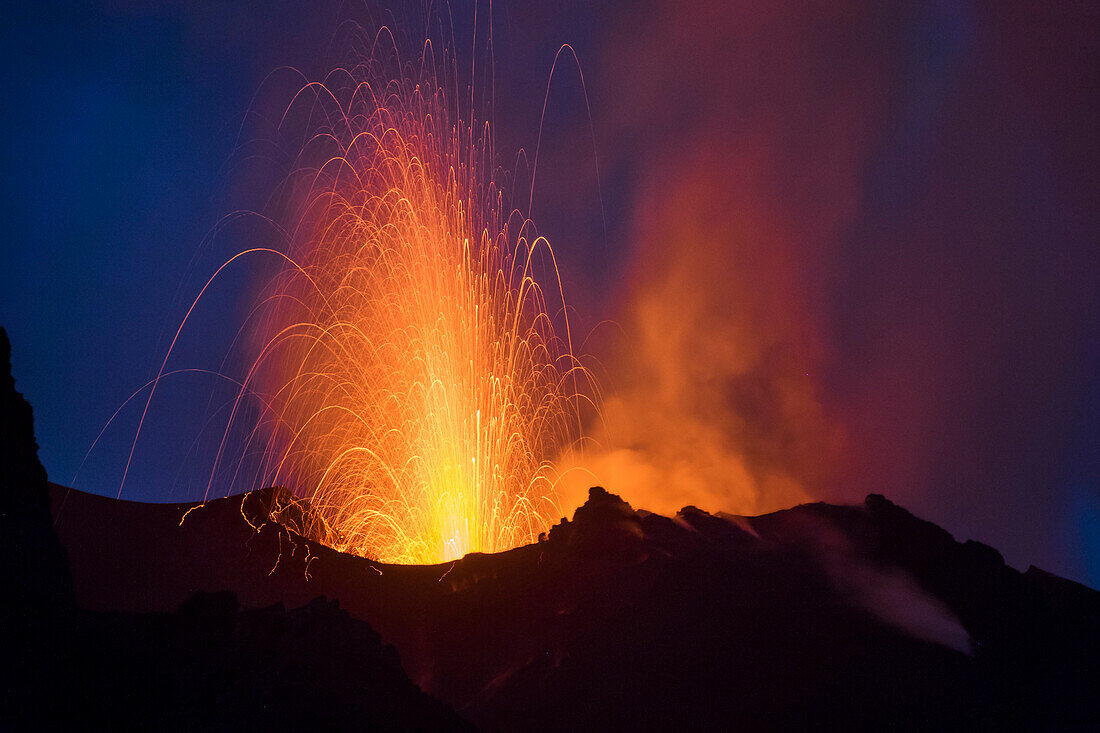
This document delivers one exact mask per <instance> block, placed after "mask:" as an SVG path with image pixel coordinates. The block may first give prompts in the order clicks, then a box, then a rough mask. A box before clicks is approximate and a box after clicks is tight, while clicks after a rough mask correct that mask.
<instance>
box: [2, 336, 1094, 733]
mask: <svg viewBox="0 0 1100 733" xmlns="http://www.w3.org/2000/svg"><path fill="white" fill-rule="evenodd" d="M4 341H5V345H6V338H5V339H4ZM5 361H6V359H5ZM6 390H7V393H6V394H5V404H6V405H8V409H7V411H6V414H5V418H4V419H5V425H6V430H5V441H6V449H5V453H4V456H5V458H4V460H5V462H6V463H7V465H6V466H5V477H6V478H5V482H4V483H5V486H4V491H5V497H4V499H5V511H4V521H5V523H6V527H5V544H6V547H5V552H4V557H5V566H4V567H5V571H6V575H5V582H6V585H7V586H8V587H7V588H6V590H5V598H6V599H7V601H6V605H5V614H6V618H5V638H6V639H7V641H8V644H9V647H8V648H9V649H11V650H13V651H12V652H11V653H10V654H9V657H8V658H9V662H8V668H7V669H6V677H5V682H4V699H3V703H4V707H3V710H4V715H5V719H6V720H7V721H9V722H10V723H11V724H12V726H13V727H19V726H20V725H22V726H24V727H27V728H41V727H43V726H46V727H49V726H51V725H62V724H64V725H73V726H75V727H101V726H103V725H108V726H110V727H112V728H115V729H119V728H135V729H136V728H158V729H186V730H220V729H239V728H242V727H243V728H251V729H301V728H303V727H309V728H312V727H317V726H321V727H327V728H334V729H348V728H368V729H392V730H413V729H415V730H456V729H466V728H470V727H477V728H481V729H485V730H583V729H588V730H620V729H641V730H684V729H728V728H733V727H737V728H744V729H749V730H755V729H770V730H776V729H805V728H809V727H813V728H816V729H878V730H881V729H925V730H927V729H936V730H942V729H958V728H966V729H983V728H997V729H1006V728H1007V729H1012V728H1027V729H1047V728H1058V729H1066V728H1089V727H1092V726H1095V725H1096V724H1098V723H1100V703H1098V702H1097V700H1096V697H1095V690H1096V689H1098V688H1100V593H1097V592H1096V591H1094V590H1091V589H1089V588H1087V587H1085V586H1082V585H1079V584H1076V583H1074V582H1071V581H1068V580H1065V579H1062V578H1059V577H1057V576H1054V575H1051V574H1049V573H1046V572H1044V571H1042V570H1040V569H1037V568H1034V567H1032V568H1029V569H1028V570H1027V572H1024V573H1021V572H1018V571H1016V570H1014V569H1012V568H1010V567H1008V566H1006V565H1005V563H1004V560H1003V559H1002V557H1001V555H1000V554H999V553H998V552H997V551H996V550H995V549H993V548H991V547H988V546H986V545H983V544H980V543H977V542H972V541H968V542H957V541H956V540H955V539H954V538H952V537H951V535H950V534H948V533H947V532H946V531H944V530H943V529H941V528H939V527H937V526H935V525H934V524H931V523H929V522H926V521H923V520H921V519H919V518H917V517H915V516H913V515H912V514H910V513H909V512H908V511H906V510H905V509H903V508H901V507H899V506H897V505H895V504H893V503H891V502H890V501H889V500H887V499H886V498H884V497H883V496H880V495H871V496H868V497H867V499H866V501H864V502H863V504H861V505H855V506H838V505H832V504H825V503H815V504H805V505H801V506H797V507H794V508H792V509H788V510H785V511H780V512H776V513H772V514H767V515H763V516H756V517H745V516H733V515H726V514H711V513H708V512H706V511H703V510H700V509H698V508H695V507H685V508H684V509H682V510H681V511H680V512H678V513H677V514H676V515H675V516H673V517H666V516H661V515H658V514H654V513H650V512H646V511H644V510H640V509H636V508H634V507H631V506H630V505H629V504H628V503H626V502H625V501H623V500H622V499H621V498H619V497H618V496H616V495H615V494H613V493H611V492H608V491H605V490H604V489H602V488H592V489H591V490H590V493H589V496H588V500H587V501H586V502H585V503H584V504H583V505H582V506H581V507H579V508H578V509H577V510H576V512H575V513H574V515H573V516H572V518H569V519H565V518H563V519H562V520H561V522H560V523H558V524H556V525H555V526H554V527H553V528H552V529H551V530H550V531H549V532H548V533H547V534H546V535H544V536H543V537H541V538H540V540H539V541H538V542H537V543H534V544H530V545H526V546H522V547H518V548H515V549H513V550H510V551H507V552H502V553H497V554H469V555H466V556H465V557H463V558H461V559H459V560H455V561H452V562H447V563H443V564H438V565H420V566H417V565H391V564H383V563H379V562H375V561H372V560H369V559H365V558H362V557H358V556H354V555H348V554H343V553H340V552H337V551H335V550H332V549H330V548H328V547H327V546H325V545H324V544H322V543H321V542H319V541H317V538H311V537H307V536H303V535H301V534H298V533H297V532H295V531H294V530H293V529H292V527H308V526H317V523H316V522H311V521H309V520H310V512H311V511H312V510H311V508H310V506H309V505H308V503H306V502H303V501H301V500H298V499H295V498H294V497H293V496H292V495H291V494H290V493H289V492H288V491H286V490H284V489H279V488H271V489H265V490H261V491H254V492H251V493H248V494H244V495H240V496H233V497H229V498H225V499H218V500H214V501H209V502H206V503H203V504H145V503H138V502H130V501H121V500H116V499H112V498H105V497H102V496H98V495H93V494H88V493H83V492H80V491H76V490H73V489H69V488H65V487H63V486H59V485H56V484H49V485H47V484H46V482H45V475H44V471H41V468H40V466H38V463H37V458H35V454H34V442H33V440H34V439H33V433H31V432H30V430H31V424H30V415H29V409H27V408H26V403H25V402H23V401H22V398H21V397H19V395H18V394H17V393H15V392H14V387H13V383H12V381H11V379H10V377H9V378H8V379H7V387H6ZM36 467H37V469H36ZM47 491H48V500H49V507H50V512H51V513H52V522H50V516H49V515H47V513H46V510H45V503H46V500H47ZM58 540H60V548H63V552H62V550H61V549H60V548H59V547H58V546H57V543H58ZM51 548H52V549H51ZM20 553H22V554H20ZM64 555H67V566H66V562H65V560H64V559H63V556H64ZM288 609H289V610H288Z"/></svg>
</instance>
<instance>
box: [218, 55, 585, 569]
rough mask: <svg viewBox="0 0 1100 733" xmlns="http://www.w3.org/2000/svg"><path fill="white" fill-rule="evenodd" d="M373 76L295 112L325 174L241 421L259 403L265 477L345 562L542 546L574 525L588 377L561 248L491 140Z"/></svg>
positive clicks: (301, 193) (342, 85) (303, 188)
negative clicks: (546, 280) (564, 461)
mask: <svg viewBox="0 0 1100 733" xmlns="http://www.w3.org/2000/svg"><path fill="white" fill-rule="evenodd" d="M363 77H364V74H363V73H360V72H359V71H341V72H340V73H338V74H335V75H333V76H330V77H329V79H328V80H326V83H325V84H310V85H307V86H306V87H304V88H303V89H302V90H301V91H300V92H299V94H298V96H297V97H296V99H295V101H294V102H293V103H292V104H291V109H293V108H294V107H295V105H299V106H301V105H309V108H310V111H309V115H310V119H312V120H321V122H320V123H316V127H315V130H314V133H313V134H312V136H311V137H310V138H309V140H308V142H307V143H306V145H305V146H304V147H303V150H302V154H301V156H300V160H301V161H309V160H313V161H317V162H316V163H314V165H312V166H311V165H308V164H305V163H303V164H302V165H301V166H300V167H299V170H298V172H297V173H296V174H295V176H294V177H293V179H292V181H291V189H292V190H293V192H294V193H293V195H292V196H291V198H292V199H293V200H294V201H295V202H297V206H296V210H295V211H294V213H293V215H292V217H291V220H292V226H291V227H289V230H290V231H291V232H292V236H291V238H290V239H291V245H290V248H289V250H288V251H286V252H285V254H286V260H285V262H286V266H285V268H284V269H283V271H282V272H281V274H280V275H279V276H278V277H277V278H276V279H275V280H274V281H273V282H272V283H271V284H270V286H269V287H268V288H267V289H266V290H265V291H264V293H263V294H262V296H261V299H260V305H259V306H258V310H257V314H256V315H255V316H254V318H253V319H252V320H251V322H250V323H251V330H252V335H253V342H252V343H253V346H254V347H255V348H256V352H255V353H256V357H255V361H254V362H253V363H252V365H251V369H250V371H249V373H248V375H247V377H246V378H245V379H244V380H242V384H243V386H242V389H241V391H240V395H239V397H238V400H237V403H236V404H235V405H234V407H233V417H231V419H230V425H231V426H232V425H233V423H234V421H235V420H240V419H242V417H241V416H242V415H243V414H244V413H246V412H248V411H247V410H245V409H243V408H242V407H241V403H242V402H243V401H247V400H250V399H252V398H253V397H255V396H258V397H259V398H260V400H261V401H262V402H263V403H264V405H265V409H264V415H265V417H263V418H262V419H260V421H259V423H258V424H254V427H253V428H252V430H251V433H250V436H249V438H248V441H247V442H248V443H249V444H250V448H251V449H252V450H255V449H256V447H257V445H259V444H262V459H261V461H260V463H261V465H262V467H261V469H260V470H261V473H262V475H263V477H262V479H261V481H262V482H264V483H267V484H280V485H285V486H289V487H291V488H292V489H293V490H295V492H296V493H298V494H299V495H300V496H303V497H304V498H308V500H309V503H310V504H311V506H312V507H313V509H314V510H315V512H316V513H317V514H318V515H319V518H320V519H319V520H318V521H320V522H321V523H323V525H324V526H323V527H313V528H303V529H310V530H311V532H312V534H314V535H315V536H317V535H318V534H320V535H321V536H325V537H326V538H327V540H328V542H329V543H330V544H332V545H334V546H335V547H336V548H337V549H341V550H345V551H350V552H354V553H357V554H361V555H366V556H370V557H374V558H378V559H381V560H384V561H387V562H407V563H430V562H440V561H444V560H448V559H451V558H456V557H461V556H462V555H464V554H465V553H467V552H472V551H487V552H494V551H500V550H504V549H508V548H511V547H514V546H516V545H518V544H522V543H525V542H530V541H533V540H535V539H536V538H537V535H538V533H539V532H541V531H543V530H545V529H546V528H547V526H548V524H549V520H550V519H552V518H556V517H557V516H559V511H558V508H557V506H556V502H555V493H554V484H555V480H556V477H555V473H554V469H553V466H552V464H551V463H550V462H549V460H548V459H549V457H551V456H554V455H556V454H557V453H558V451H559V450H560V449H561V448H562V447H563V446H568V445H570V444H571V443H572V442H573V441H575V440H576V439H577V437H578V427H577V426H578V418H577V399H578V390H577V388H576V385H577V384H578V378H580V379H581V380H582V381H583V378H584V375H583V369H582V368H581V367H580V366H579V365H578V363H577V361H576V359H575V358H574V356H573V354H572V348H571V343H570V338H569V335H568V323H567V322H566V321H565V320H564V309H562V311H561V313H562V319H563V320H562V323H563V324H564V333H565V335H564V337H559V335H558V333H557V332H556V330H555V325H554V323H553V319H552V317H551V316H552V315H553V314H552V313H550V312H548V308H547V301H546V298H545V296H544V291H543V290H542V289H541V288H540V286H539V283H538V282H537V280H536V271H537V270H538V269H539V268H540V267H544V268H545V270H546V271H547V272H548V273H551V274H552V275H553V290H552V291H551V292H552V294H553V297H554V298H557V299H560V296H561V284H560V279H558V276H557V266H556V263H555V261H554V257H553V252H552V250H551V248H550V246H549V244H548V243H547V242H546V240H545V239H543V238H536V237H535V236H534V233H533V228H532V226H531V223H530V222H529V221H527V220H526V219H524V218H523V217H521V216H519V215H518V214H517V213H516V212H513V213H512V214H511V215H509V216H507V217H505V216H503V215H502V212H503V210H504V206H503V197H502V193H501V192H500V190H499V189H498V188H497V186H496V185H495V183H494V181H493V180H492V176H491V175H490V174H488V173H486V168H487V166H488V164H489V163H488V162H489V160H490V159H491V146H490V141H489V134H488V129H487V127H483V128H481V129H482V130H483V132H481V133H476V132H474V130H475V129H477V128H476V127H474V126H473V125H469V124H464V123H463V122H462V121H461V120H458V119H457V115H456V114H455V113H454V112H453V109H449V108H448V104H447V102H446V99H445V97H444V94H443V91H442V90H441V89H440V88H439V87H438V86H437V85H435V84H433V83H430V80H425V79H424V78H423V77H421V78H419V79H416V78H412V79H397V80H389V81H386V82H385V83H384V84H375V83H372V79H370V78H363ZM334 79H335V81H334ZM290 111H291V110H288V114H289V113H290ZM555 302H558V301H555ZM227 435H228V431H227ZM224 446H225V443H224V442H223V449H224ZM219 460H221V461H223V462H224V463H228V462H227V461H225V460H224V457H223V456H221V455H219Z"/></svg>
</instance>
